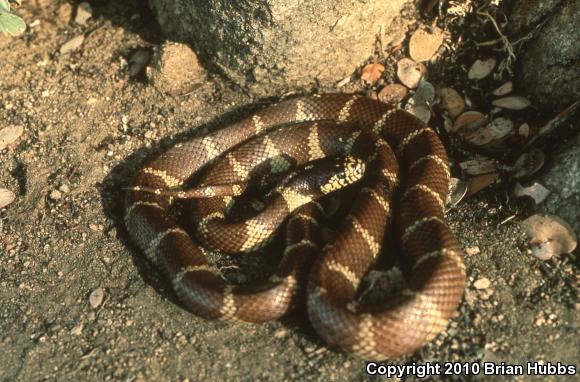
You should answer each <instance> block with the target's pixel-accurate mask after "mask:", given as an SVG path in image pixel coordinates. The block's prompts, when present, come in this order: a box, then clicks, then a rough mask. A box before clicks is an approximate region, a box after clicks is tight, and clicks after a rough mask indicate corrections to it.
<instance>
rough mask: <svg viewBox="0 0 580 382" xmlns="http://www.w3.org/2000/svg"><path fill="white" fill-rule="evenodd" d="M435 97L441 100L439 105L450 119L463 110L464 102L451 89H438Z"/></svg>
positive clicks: (459, 95) (457, 93)
mask: <svg viewBox="0 0 580 382" xmlns="http://www.w3.org/2000/svg"><path fill="white" fill-rule="evenodd" d="M437 95H438V96H439V98H440V99H441V102H440V103H439V105H440V106H441V108H442V109H443V110H446V111H447V113H448V114H449V116H450V117H451V118H455V117H457V116H458V115H459V114H461V113H462V112H463V109H465V101H464V100H463V97H462V96H461V94H459V92H458V91H457V90H455V89H452V88H440V89H438V90H437Z"/></svg>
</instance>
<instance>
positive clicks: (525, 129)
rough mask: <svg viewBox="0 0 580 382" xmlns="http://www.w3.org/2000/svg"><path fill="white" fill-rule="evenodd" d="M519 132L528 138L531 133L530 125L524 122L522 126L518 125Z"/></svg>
mask: <svg viewBox="0 0 580 382" xmlns="http://www.w3.org/2000/svg"><path fill="white" fill-rule="evenodd" d="M518 134H519V135H521V136H523V137H524V138H527V137H528V136H529V135H530V125H528V124H527V123H522V124H521V125H520V127H518Z"/></svg>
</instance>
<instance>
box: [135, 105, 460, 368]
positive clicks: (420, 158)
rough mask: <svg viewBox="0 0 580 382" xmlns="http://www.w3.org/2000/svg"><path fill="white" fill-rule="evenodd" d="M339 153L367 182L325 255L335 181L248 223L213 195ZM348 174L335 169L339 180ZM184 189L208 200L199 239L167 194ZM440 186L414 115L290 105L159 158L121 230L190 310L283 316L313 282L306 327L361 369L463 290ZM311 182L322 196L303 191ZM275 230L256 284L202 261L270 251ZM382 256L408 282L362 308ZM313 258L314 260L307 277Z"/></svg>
mask: <svg viewBox="0 0 580 382" xmlns="http://www.w3.org/2000/svg"><path fill="white" fill-rule="evenodd" d="M391 148H392V150H391ZM337 154H341V155H346V156H347V158H349V159H348V160H347V162H348V161H351V162H352V161H354V162H357V161H358V162H360V161H362V162H364V166H363V167H364V176H363V178H362V180H361V181H360V183H362V185H361V186H360V187H359V188H358V189H357V195H356V198H355V199H354V202H353V204H352V208H351V209H350V211H349V212H348V215H347V216H346V218H345V219H344V220H343V222H342V223H341V225H340V226H339V229H338V232H337V233H336V238H335V240H334V241H333V242H331V243H327V244H326V245H323V246H322V247H320V245H319V243H318V240H317V236H316V233H315V232H316V230H317V229H318V226H319V225H320V221H321V219H322V218H323V214H322V212H321V210H320V208H321V203H319V202H318V201H316V200H314V199H316V198H318V197H322V196H324V195H325V194H327V193H331V192H332V191H333V190H334V189H335V188H336V187H335V186H336V185H340V184H342V185H346V184H348V183H349V182H344V181H343V180H344V179H343V178H341V177H336V176H330V177H328V178H327V181H326V182H324V184H319V183H320V182H319V183H316V182H314V183H312V182H310V183H308V184H309V187H301V184H302V183H303V182H301V181H300V180H298V181H295V182H294V183H296V184H297V185H298V186H294V187H290V188H288V189H278V190H277V192H276V193H274V194H275V195H274V197H272V198H270V199H272V202H271V204H270V205H268V206H266V207H263V208H262V210H261V212H259V213H257V214H255V216H253V217H251V218H249V219H248V220H245V221H233V222H228V221H227V216H225V214H224V208H225V207H226V205H228V203H230V202H231V200H232V197H231V196H225V197H222V196H219V197H218V196H214V197H211V196H212V195H218V194H219V195H224V194H225V195H227V193H228V192H229V193H230V194H232V195H233V194H239V193H241V192H242V187H241V186H242V185H243V184H244V182H245V181H246V179H247V178H248V177H249V176H251V175H252V173H253V172H254V168H255V167H256V166H257V167H260V168H261V171H262V172H264V171H266V172H268V171H269V172H271V173H280V174H282V173H284V172H285V171H288V170H291V171H294V170H293V169H296V168H301V166H302V167H303V168H305V169H306V171H312V170H310V169H311V167H312V166H311V165H309V164H308V163H309V162H311V161H316V160H319V159H321V158H323V157H327V156H329V155H330V156H333V155H337ZM357 158H358V159H357ZM351 165H352V163H350V165H349V164H347V165H346V167H344V169H343V170H344V171H346V172H347V174H346V176H348V171H351V170H353V169H352V168H350V167H349V166H351ZM351 167H352V166H351ZM399 168H400V171H399ZM360 170H361V168H356V169H354V171H355V172H356V171H360ZM296 171H297V170H296ZM399 174H400V175H399ZM343 175H344V174H343ZM280 176H282V175H280ZM359 177H360V176H359ZM359 177H357V178H356V179H358V178H359ZM192 179H196V180H197V183H196V185H195V186H196V187H198V190H201V191H202V192H205V193H206V194H207V195H205V196H206V197H209V198H208V199H204V200H203V201H201V200H200V199H196V200H192V201H191V204H192V205H193V207H192V208H193V210H194V211H195V216H197V217H198V222H197V223H198V228H199V229H198V232H197V234H193V233H189V232H187V231H186V230H185V229H184V228H182V226H181V225H180V224H179V223H178V222H177V220H176V218H175V217H174V216H173V215H172V214H171V213H170V208H171V206H172V201H173V199H174V197H178V198H179V197H181V198H184V197H190V196H191V195H189V194H191V193H192V192H190V193H189V194H188V193H187V191H183V189H184V188H187V187H192V186H191V184H190V182H191V180H192ZM296 179H301V178H296ZM356 179H355V180H356ZM448 182H449V169H448V164H447V156H446V153H445V150H444V147H443V145H442V143H441V141H440V140H439V138H438V137H437V135H436V134H435V132H434V131H433V130H432V129H430V128H429V127H428V126H426V125H425V124H424V123H422V122H420V121H419V120H418V119H417V118H415V117H413V116H412V115H410V114H408V113H406V112H404V111H402V110H397V109H394V108H392V107H390V106H388V105H386V104H384V103H381V102H378V101H375V100H372V99H369V98H366V97H361V96H357V95H349V94H326V95H321V96H310V97H301V98H293V99H289V100H285V101H283V102H281V103H279V104H277V105H274V106H270V107H267V108H265V109H263V110H262V111H260V112H258V113H256V114H254V115H252V116H250V117H249V118H246V119H244V120H242V121H240V122H237V123H234V124H231V125H229V126H227V127H225V128H222V129H220V130H218V131H215V132H211V133H207V134H204V135H201V136H199V137H195V138H193V139H191V140H189V141H187V142H183V143H180V144H177V145H176V146H174V147H172V148H170V149H169V150H167V151H165V152H163V153H162V154H160V155H159V156H157V157H155V158H154V159H153V160H151V161H150V162H149V163H147V164H146V165H145V166H144V167H143V168H142V169H141V170H140V171H139V172H138V173H137V175H136V176H135V178H134V180H133V182H132V185H131V187H132V188H131V190H130V191H128V192H127V195H126V200H125V224H126V227H127V230H128V232H129V234H130V236H131V238H132V239H133V240H134V241H135V243H136V244H137V245H138V247H139V248H140V249H141V250H142V251H143V252H144V253H145V255H146V256H147V258H148V259H149V260H150V261H152V262H153V263H154V264H155V265H156V267H158V268H159V269H160V270H161V272H162V273H163V274H164V275H165V276H167V277H168V278H169V280H170V281H171V283H172V286H173V289H174V291H175V293H176V294H177V296H178V297H179V298H180V300H181V301H182V302H183V304H184V305H185V306H186V307H187V308H188V309H190V310H191V311H192V312H194V313H196V314H198V315H200V316H202V317H205V318H208V319H228V320H234V321H245V322H261V321H265V320H269V319H273V318H277V317H280V316H281V315H283V314H284V313H286V311H287V310H288V309H289V307H290V306H291V305H292V304H293V303H294V301H295V299H294V296H295V295H296V291H297V290H300V286H301V283H302V282H303V281H304V279H307V281H306V284H307V285H306V287H305V290H306V304H307V312H308V316H309V319H310V322H311V324H312V326H313V327H314V329H315V330H316V331H317V332H318V333H319V335H320V336H321V337H322V338H323V339H324V340H325V341H326V342H328V343H329V344H331V345H333V346H337V347H339V348H341V349H342V350H344V351H346V352H350V353H355V354H357V355H359V356H361V357H363V358H367V359H386V358H391V359H392V358H397V357H400V356H403V355H408V354H410V353H413V352H414V351H416V350H417V349H419V348H420V347H421V346H423V345H424V344H425V343H426V342H428V341H430V340H431V339H432V338H433V337H434V336H435V335H437V334H438V333H439V332H440V331H441V330H443V329H444V327H445V325H446V323H447V321H448V319H449V318H450V317H451V316H452V315H453V314H454V312H455V311H456V309H457V305H458V302H459V300H460V298H461V296H462V293H463V288H464V282H465V267H464V264H463V253H462V250H461V248H460V246H459V244H458V243H457V241H456V240H455V239H454V237H453V235H452V233H451V232H450V230H449V228H448V227H447V225H446V224H445V222H444V220H443V211H444V201H445V198H446V195H447V192H448ZM313 184H318V185H319V186H320V187H319V188H318V190H317V191H318V194H319V195H314V196H312V195H309V194H307V193H305V192H303V191H304V190H303V189H304V188H310V189H312V187H313V186H312V185H313ZM204 187H205V188H204ZM315 188H316V187H315ZM224 189H228V190H229V191H226V192H223V190H224ZM310 191H312V190H310ZM292 211H293V213H292V214H291V215H290V217H286V215H287V214H288V213H289V212H292ZM283 222H284V223H285V228H284V229H283V231H282V234H283V235H284V237H285V240H286V241H285V243H286V244H285V249H284V252H283V255H282V260H281V261H280V265H279V266H278V268H277V270H276V272H275V274H274V275H272V276H271V277H270V278H269V279H268V280H266V281H264V282H263V283H261V284H260V285H257V286H253V287H244V286H231V285H228V284H226V283H225V282H224V281H223V279H222V278H221V277H220V276H219V273H218V271H217V270H216V269H215V268H214V267H212V266H211V265H210V264H209V263H208V260H207V257H206V254H207V253H208V251H212V250H214V249H219V248H222V249H224V250H226V251H229V252H245V251H249V250H254V249H256V248H260V247H263V246H265V245H267V243H268V242H269V241H271V240H272V239H271V237H272V236H271V235H270V231H276V227H277V226H278V225H280V224H281V223H283ZM391 223H392V224H391ZM224 230H225V231H224ZM390 231H394V232H396V233H397V234H396V236H397V237H398V239H397V240H393V239H392V237H393V235H390V234H388V232H390ZM224 232H225V233H224ZM379 254H381V256H383V257H388V258H392V257H395V256H400V259H401V260H400V262H399V263H400V264H401V265H400V266H401V267H402V268H403V270H404V272H403V273H404V274H405V277H406V280H405V281H404V282H403V283H402V284H400V283H399V284H400V285H399V284H398V289H397V291H396V293H394V296H391V297H389V300H388V301H386V302H384V303H382V304H380V305H376V304H368V303H366V304H365V303H361V298H360V297H361V296H360V290H359V289H361V288H360V285H361V280H362V279H363V277H364V276H365V275H366V274H367V273H368V272H369V270H370V269H371V267H372V266H373V265H374V264H375V262H376V261H375V260H376V259H377V257H378V256H379ZM308 259H314V260H313V261H312V262H310V263H312V265H311V266H310V265H308V266H309V268H308V269H305V267H306V266H305V265H304V264H309V263H308V261H307V260H308ZM304 274H306V276H303V275H304Z"/></svg>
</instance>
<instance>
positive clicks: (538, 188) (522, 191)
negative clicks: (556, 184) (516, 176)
mask: <svg viewBox="0 0 580 382" xmlns="http://www.w3.org/2000/svg"><path fill="white" fill-rule="evenodd" d="M514 195H515V196H517V197H518V198H520V197H522V196H529V197H530V198H532V199H534V202H535V203H536V204H540V203H542V202H543V201H544V200H546V198H547V197H548V195H550V190H548V189H547V188H546V187H544V186H542V185H541V184H540V183H537V182H534V184H532V185H531V186H528V187H523V186H522V185H521V184H520V183H519V182H516V185H515V187H514Z"/></svg>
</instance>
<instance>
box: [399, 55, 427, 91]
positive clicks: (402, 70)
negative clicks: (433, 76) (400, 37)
mask: <svg viewBox="0 0 580 382" xmlns="http://www.w3.org/2000/svg"><path fill="white" fill-rule="evenodd" d="M426 73H427V68H425V66H424V65H423V64H421V63H417V62H415V61H413V60H411V59H410V58H403V59H401V60H399V61H398V62H397V77H398V78H399V81H401V83H402V84H403V85H405V86H406V87H408V88H409V89H415V88H416V87H417V86H419V82H420V81H421V79H422V78H423V77H424V76H425V74H426Z"/></svg>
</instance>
